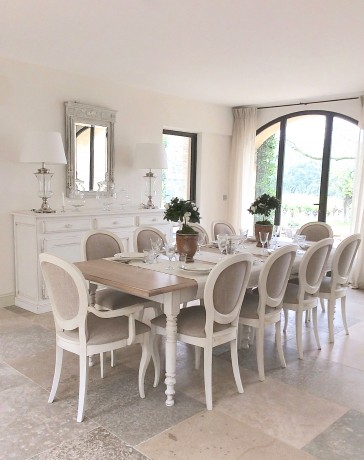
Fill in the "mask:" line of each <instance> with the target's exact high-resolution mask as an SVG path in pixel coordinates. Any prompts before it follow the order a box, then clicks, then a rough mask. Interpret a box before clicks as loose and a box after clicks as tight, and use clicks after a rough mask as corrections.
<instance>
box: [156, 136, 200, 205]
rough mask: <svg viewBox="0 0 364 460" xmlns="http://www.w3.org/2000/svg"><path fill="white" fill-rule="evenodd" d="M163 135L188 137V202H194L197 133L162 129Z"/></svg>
mask: <svg viewBox="0 0 364 460" xmlns="http://www.w3.org/2000/svg"><path fill="white" fill-rule="evenodd" d="M163 134H169V135H172V136H181V137H188V138H190V141H191V163H190V168H191V178H190V184H189V189H190V200H191V201H194V202H196V175H197V133H188V132H185V131H175V130H173V129H163Z"/></svg>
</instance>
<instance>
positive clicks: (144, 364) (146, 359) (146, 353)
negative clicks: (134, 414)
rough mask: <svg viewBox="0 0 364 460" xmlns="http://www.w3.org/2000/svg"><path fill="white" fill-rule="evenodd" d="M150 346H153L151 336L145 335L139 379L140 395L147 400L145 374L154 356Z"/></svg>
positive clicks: (142, 344)
mask: <svg viewBox="0 0 364 460" xmlns="http://www.w3.org/2000/svg"><path fill="white" fill-rule="evenodd" d="M150 345H151V344H150V334H145V335H144V339H143V342H142V343H141V346H142V357H141V358H140V364H139V378H138V384H139V395H140V397H141V398H145V392H144V380H145V373H146V371H147V368H148V365H149V363H150V358H151V356H152V353H151V347H150Z"/></svg>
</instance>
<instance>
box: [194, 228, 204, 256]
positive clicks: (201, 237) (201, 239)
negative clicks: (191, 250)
mask: <svg viewBox="0 0 364 460" xmlns="http://www.w3.org/2000/svg"><path fill="white" fill-rule="evenodd" d="M204 242H205V236H204V234H203V233H200V232H198V237H197V253H196V254H198V255H200V254H201V245H202V244H203V243H204Z"/></svg>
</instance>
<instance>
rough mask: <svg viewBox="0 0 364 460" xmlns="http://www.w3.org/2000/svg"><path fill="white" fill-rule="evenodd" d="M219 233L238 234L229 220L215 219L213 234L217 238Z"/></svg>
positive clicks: (212, 227)
mask: <svg viewBox="0 0 364 460" xmlns="http://www.w3.org/2000/svg"><path fill="white" fill-rule="evenodd" d="M219 234H225V235H236V231H235V228H234V227H233V225H231V224H230V223H229V222H226V221H225V220H214V221H213V222H212V224H211V236H212V238H213V239H214V240H216V239H217V235H219Z"/></svg>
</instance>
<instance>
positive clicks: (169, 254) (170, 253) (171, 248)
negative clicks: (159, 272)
mask: <svg viewBox="0 0 364 460" xmlns="http://www.w3.org/2000/svg"><path fill="white" fill-rule="evenodd" d="M165 250H166V256H167V257H168V260H169V264H168V270H173V265H172V257H173V256H174V254H175V252H176V246H175V245H174V244H173V243H172V244H168V243H167V244H166V245H165Z"/></svg>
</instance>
